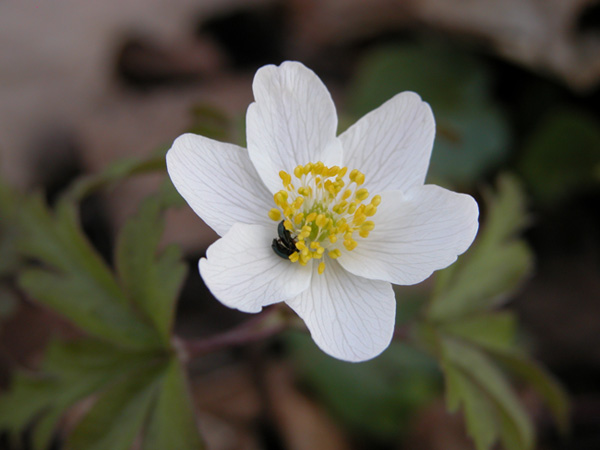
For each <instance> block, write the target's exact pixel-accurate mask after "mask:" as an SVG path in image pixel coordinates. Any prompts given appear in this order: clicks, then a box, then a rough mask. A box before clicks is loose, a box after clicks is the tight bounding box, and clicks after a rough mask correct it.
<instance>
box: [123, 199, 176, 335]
mask: <svg viewBox="0 0 600 450" xmlns="http://www.w3.org/2000/svg"><path fill="white" fill-rule="evenodd" d="M163 192H164V193H165V194H164V195H160V196H154V197H150V198H148V199H147V200H146V201H144V203H143V204H142V206H141V207H140V210H139V212H138V214H137V215H136V216H135V217H133V218H132V219H130V220H129V221H128V222H127V224H126V225H125V226H124V227H123V229H122V230H121V233H120V235H119V239H118V243H117V250H116V265H117V272H118V274H119V277H120V279H121V283H122V285H123V287H124V289H125V292H126V294H127V297H128V298H129V299H130V300H131V301H132V302H133V303H135V304H136V305H137V306H138V308H139V309H140V311H142V312H143V313H144V314H145V315H146V316H147V317H148V318H149V319H150V321H151V322H152V324H153V325H154V327H155V328H156V329H157V331H158V333H159V334H160V335H161V336H162V338H163V340H164V342H165V343H166V344H168V343H169V338H170V332H171V327H172V324H173V318H174V314H175V302H176V300H177V294H178V292H179V290H180V288H181V284H182V282H183V280H184V277H185V275H186V265H185V264H183V263H182V262H181V251H180V250H179V248H177V247H175V246H170V247H168V248H166V249H165V250H164V251H163V252H162V253H160V254H158V247H159V244H160V238H161V236H162V233H163V228H164V223H163V219H162V213H163V211H164V209H165V208H166V207H168V206H169V202H170V201H173V200H176V201H178V200H177V199H174V198H173V197H171V196H169V195H168V192H167V191H163Z"/></svg>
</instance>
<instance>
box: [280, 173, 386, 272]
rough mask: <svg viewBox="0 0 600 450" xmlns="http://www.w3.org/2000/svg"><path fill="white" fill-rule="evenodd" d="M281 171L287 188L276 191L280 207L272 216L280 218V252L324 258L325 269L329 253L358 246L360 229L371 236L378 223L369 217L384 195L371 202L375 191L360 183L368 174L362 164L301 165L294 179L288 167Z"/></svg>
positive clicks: (300, 258)
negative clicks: (357, 166)
mask: <svg viewBox="0 0 600 450" xmlns="http://www.w3.org/2000/svg"><path fill="white" fill-rule="evenodd" d="M279 177H280V178H281V181H282V183H283V188H284V189H282V190H280V191H278V192H276V193H275V195H274V196H273V200H274V201H275V205H277V208H272V209H271V210H270V211H269V217H270V218H271V219H272V220H274V221H276V222H277V221H280V224H279V228H278V236H279V237H278V238H277V239H274V240H273V245H272V247H273V251H275V253H276V254H277V255H278V256H281V257H282V258H287V259H289V260H290V261H291V262H294V263H295V262H297V263H300V264H302V265H306V264H307V263H308V262H309V261H310V260H311V259H319V260H321V262H320V263H319V267H318V271H319V273H320V274H322V273H323V271H324V270H325V262H324V261H323V260H322V258H323V256H324V255H325V254H327V256H329V257H330V258H332V259H336V258H339V256H340V255H341V254H342V249H345V250H347V251H352V250H354V249H355V248H356V246H357V245H358V242H357V241H356V240H355V236H356V234H357V235H358V236H359V237H360V238H366V237H368V236H369V233H370V232H371V231H372V230H373V228H375V224H374V223H373V221H372V220H367V218H368V217H371V216H373V215H374V214H375V213H376V212H377V206H379V204H380V203H381V196H379V195H375V196H374V197H372V198H371V201H370V203H366V202H365V201H366V200H367V199H368V198H369V191H367V190H366V189H365V188H361V187H360V186H361V185H362V184H363V183H364V182H365V176H364V174H363V173H361V172H359V171H358V170H356V169H354V170H351V171H350V173H348V168H347V167H342V168H340V167H338V166H333V167H327V166H325V165H324V164H323V163H322V162H320V161H319V162H317V163H308V164H306V165H304V166H302V165H300V166H297V167H296V168H295V169H294V178H293V179H292V176H291V175H290V174H288V173H287V172H285V171H283V170H282V171H280V172H279ZM282 218H283V220H282ZM340 242H341V244H340Z"/></svg>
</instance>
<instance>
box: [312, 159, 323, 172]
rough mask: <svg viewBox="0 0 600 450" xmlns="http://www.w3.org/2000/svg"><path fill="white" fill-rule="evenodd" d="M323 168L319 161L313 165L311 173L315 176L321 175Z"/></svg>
mask: <svg viewBox="0 0 600 450" xmlns="http://www.w3.org/2000/svg"><path fill="white" fill-rule="evenodd" d="M323 168H324V164H323V163H322V162H321V161H319V162H318V163H316V164H314V165H313V168H312V172H313V173H314V174H315V175H321V173H322V172H323Z"/></svg>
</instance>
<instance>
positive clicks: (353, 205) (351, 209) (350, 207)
mask: <svg viewBox="0 0 600 450" xmlns="http://www.w3.org/2000/svg"><path fill="white" fill-rule="evenodd" d="M356 206H357V204H356V202H352V203H350V205H348V214H354V211H356Z"/></svg>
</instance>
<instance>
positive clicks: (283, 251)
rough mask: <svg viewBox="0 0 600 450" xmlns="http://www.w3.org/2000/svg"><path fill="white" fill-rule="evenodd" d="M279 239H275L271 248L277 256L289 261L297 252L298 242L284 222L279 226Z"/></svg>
mask: <svg viewBox="0 0 600 450" xmlns="http://www.w3.org/2000/svg"><path fill="white" fill-rule="evenodd" d="M277 234H278V235H279V238H278V239H273V243H272V244H271V248H272V249H273V251H274V252H275V254H276V255H277V256H279V257H281V258H283V259H289V257H290V255H291V254H292V253H294V252H295V251H296V241H295V240H294V238H293V237H292V235H291V234H290V232H289V231H288V230H286V228H285V227H284V226H283V220H282V221H281V222H279V225H278V226H277Z"/></svg>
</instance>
